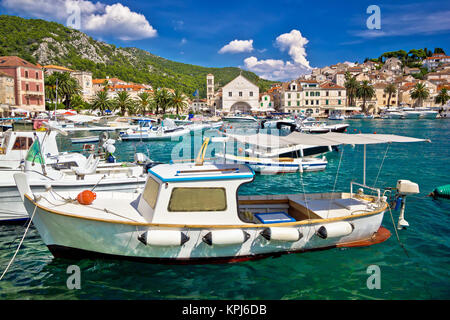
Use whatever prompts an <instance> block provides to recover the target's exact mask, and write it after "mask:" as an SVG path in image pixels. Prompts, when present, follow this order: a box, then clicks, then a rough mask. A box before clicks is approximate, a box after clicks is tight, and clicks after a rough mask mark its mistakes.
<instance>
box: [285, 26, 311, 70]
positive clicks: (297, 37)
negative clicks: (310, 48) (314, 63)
mask: <svg viewBox="0 0 450 320" xmlns="http://www.w3.org/2000/svg"><path fill="white" fill-rule="evenodd" d="M308 42H309V41H308V39H306V38H305V37H303V36H302V34H301V32H300V31H298V30H295V29H294V30H292V31H291V32H289V33H284V34H282V35H279V36H278V37H277V39H276V43H277V45H278V46H279V47H280V49H281V50H283V51H284V50H286V49H287V50H288V53H289V55H290V56H291V58H292V60H294V62H295V63H297V64H301V65H303V66H305V67H307V68H311V67H310V66H309V61H308V60H306V50H305V45H306V44H307V43H308Z"/></svg>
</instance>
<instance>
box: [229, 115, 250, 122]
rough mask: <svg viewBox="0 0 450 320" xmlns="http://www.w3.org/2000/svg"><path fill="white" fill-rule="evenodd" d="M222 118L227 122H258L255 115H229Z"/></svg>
mask: <svg viewBox="0 0 450 320" xmlns="http://www.w3.org/2000/svg"><path fill="white" fill-rule="evenodd" d="M222 120H223V121H227V122H258V120H257V119H256V118H255V117H252V116H250V115H246V116H245V115H229V116H224V117H222Z"/></svg>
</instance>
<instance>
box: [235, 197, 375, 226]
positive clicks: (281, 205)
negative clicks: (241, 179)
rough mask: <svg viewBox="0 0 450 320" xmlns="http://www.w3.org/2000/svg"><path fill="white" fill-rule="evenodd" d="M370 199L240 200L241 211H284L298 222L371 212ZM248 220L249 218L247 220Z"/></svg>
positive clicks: (298, 198) (297, 198)
mask: <svg viewBox="0 0 450 320" xmlns="http://www.w3.org/2000/svg"><path fill="white" fill-rule="evenodd" d="M370 203H371V201H370V200H369V199H355V198H346V199H325V198H319V199H308V200H307V201H304V196H303V195H288V196H287V197H286V198H278V199H261V198H260V199H251V198H250V199H245V198H243V199H239V211H240V212H247V214H248V212H251V213H253V214H255V213H262V212H266V213H269V212H280V211H284V212H286V213H288V214H289V216H291V217H293V218H294V219H295V220H296V221H301V220H307V219H326V218H333V217H342V216H348V215H351V214H357V213H362V212H367V211H371V210H372V209H370V208H368V204H370ZM246 220H248V218H247V219H246Z"/></svg>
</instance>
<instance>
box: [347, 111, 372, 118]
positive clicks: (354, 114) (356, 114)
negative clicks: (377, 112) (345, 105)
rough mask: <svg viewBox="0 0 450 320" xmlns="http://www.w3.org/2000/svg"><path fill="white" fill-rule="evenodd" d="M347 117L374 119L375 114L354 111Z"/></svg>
mask: <svg viewBox="0 0 450 320" xmlns="http://www.w3.org/2000/svg"><path fill="white" fill-rule="evenodd" d="M347 119H373V114H365V113H362V112H354V113H351V114H350V115H348V116H347Z"/></svg>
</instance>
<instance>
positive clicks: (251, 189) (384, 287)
mask: <svg viewBox="0 0 450 320" xmlns="http://www.w3.org/2000/svg"><path fill="white" fill-rule="evenodd" d="M347 122H348V123H349V124H350V127H349V129H348V131H349V132H350V133H352V132H355V130H356V132H359V131H361V132H363V133H373V132H377V133H393V134H400V135H406V136H412V137H417V138H428V139H431V141H432V143H410V144H392V145H390V147H389V150H388V153H387V156H386V159H385V160H384V164H383V168H382V171H381V173H380V174H379V177H378V181H377V184H376V186H377V187H383V186H393V187H395V184H396V181H397V180H398V179H408V180H411V181H414V182H417V183H418V184H419V186H420V191H421V193H420V194H419V195H415V196H410V197H408V198H407V201H406V219H407V220H408V222H409V224H410V228H409V229H407V230H402V231H400V232H399V236H400V239H401V241H402V243H403V244H404V246H405V248H406V250H407V254H408V256H407V255H406V254H405V252H404V250H403V249H402V248H401V247H400V245H399V244H398V242H397V239H396V237H395V233H394V229H393V226H392V222H391V218H390V215H389V214H388V213H387V214H385V217H384V220H383V225H384V226H385V227H386V228H388V229H389V230H390V231H391V233H392V236H391V238H390V239H388V240H387V241H386V242H384V243H381V244H378V245H374V246H370V247H366V248H352V249H331V250H326V251H317V252H308V253H302V254H290V255H283V256H281V257H278V258H268V259H263V260H259V261H249V262H243V263H236V264H219V265H182V266H181V265H172V266H170V265H169V266H167V265H152V264H145V263H135V262H126V261H114V260H112V261H102V260H82V261H69V260H63V259H54V258H53V257H52V255H51V254H50V252H49V251H48V250H47V248H46V247H45V245H44V244H43V243H42V241H41V239H40V237H39V234H38V233H37V231H36V230H35V229H33V228H30V230H29V232H28V235H27V237H26V239H25V241H24V243H23V246H22V248H21V250H20V251H19V254H18V255H17V257H16V259H15V261H14V263H13V265H12V266H11V268H10V270H9V272H8V273H7V274H6V275H5V277H4V279H3V280H2V281H1V282H0V299H276V300H278V299H449V298H450V289H449V288H450V274H449V270H450V268H449V267H450V224H449V223H450V219H449V214H450V201H434V200H432V199H431V198H429V197H426V195H427V194H429V193H430V192H431V191H432V190H433V189H434V188H435V187H436V186H440V185H444V184H448V183H450V170H449V159H450V139H449V138H450V121H449V120H439V119H436V120H353V121H350V120H349V121H347ZM60 143H61V148H62V149H63V150H69V149H72V146H71V145H70V140H68V139H67V138H64V139H62V140H61V141H60ZM177 146H178V145H177V144H176V143H174V142H151V143H145V144H137V143H129V142H117V143H116V147H117V156H118V158H119V160H121V161H127V160H128V161H129V160H132V157H133V154H134V152H135V151H136V150H137V151H138V152H144V153H147V152H149V154H150V156H151V158H152V159H153V160H156V161H164V162H166V161H169V160H170V157H171V152H172V149H173V148H177ZM195 146H196V147H197V148H198V147H199V146H200V145H199V144H198V143H197V144H196V145H194V147H195ZM219 147H220V146H217V148H219ZM362 148H363V147H362V146H356V147H351V146H346V147H345V148H344V150H343V153H342V150H341V151H340V153H336V152H333V153H330V154H328V155H327V158H328V167H327V169H326V170H325V171H323V172H313V173H304V174H303V175H302V177H300V175H299V174H298V173H297V174H284V175H275V176H274V175H270V176H260V175H258V176H256V178H255V181H254V182H253V183H252V184H249V185H245V186H243V187H242V188H241V190H240V193H242V194H270V193H296V192H303V187H304V189H305V192H324V191H330V190H332V189H333V186H334V184H335V178H336V173H337V170H338V166H339V162H340V159H341V160H342V161H341V164H340V168H339V174H338V176H337V183H336V190H337V191H348V190H349V185H350V181H351V180H352V179H355V180H358V181H359V182H361V181H362V168H363V161H362V158H363V156H362V150H363V149H362ZM386 148H387V145H369V146H367V184H368V185H372V184H373V183H374V181H375V179H376V177H377V174H378V171H379V168H380V165H381V162H382V160H383V157H384V155H385V152H386ZM194 149H195V148H194ZM186 150H187V149H184V152H186ZM196 152H197V150H196V149H195V150H192V152H191V153H192V154H193V155H196ZM397 217H398V212H395V211H394V220H395V222H397ZM24 229H25V228H24V226H23V225H19V226H0V272H3V270H4V268H5V267H6V265H7V264H8V262H9V260H10V258H11V257H12V255H13V253H14V250H15V248H16V246H17V245H18V243H19V240H20V237H21V236H22V234H23V232H24ZM72 264H77V265H78V266H79V267H80V269H81V289H80V290H69V289H67V286H66V281H67V277H68V276H69V275H68V274H67V273H66V270H67V267H68V266H69V265H72ZM370 265H378V266H379V267H380V270H381V289H379V290H377V289H373V290H369V289H368V288H367V285H366V281H367V278H368V277H369V274H368V273H367V267H368V266H370Z"/></svg>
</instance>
